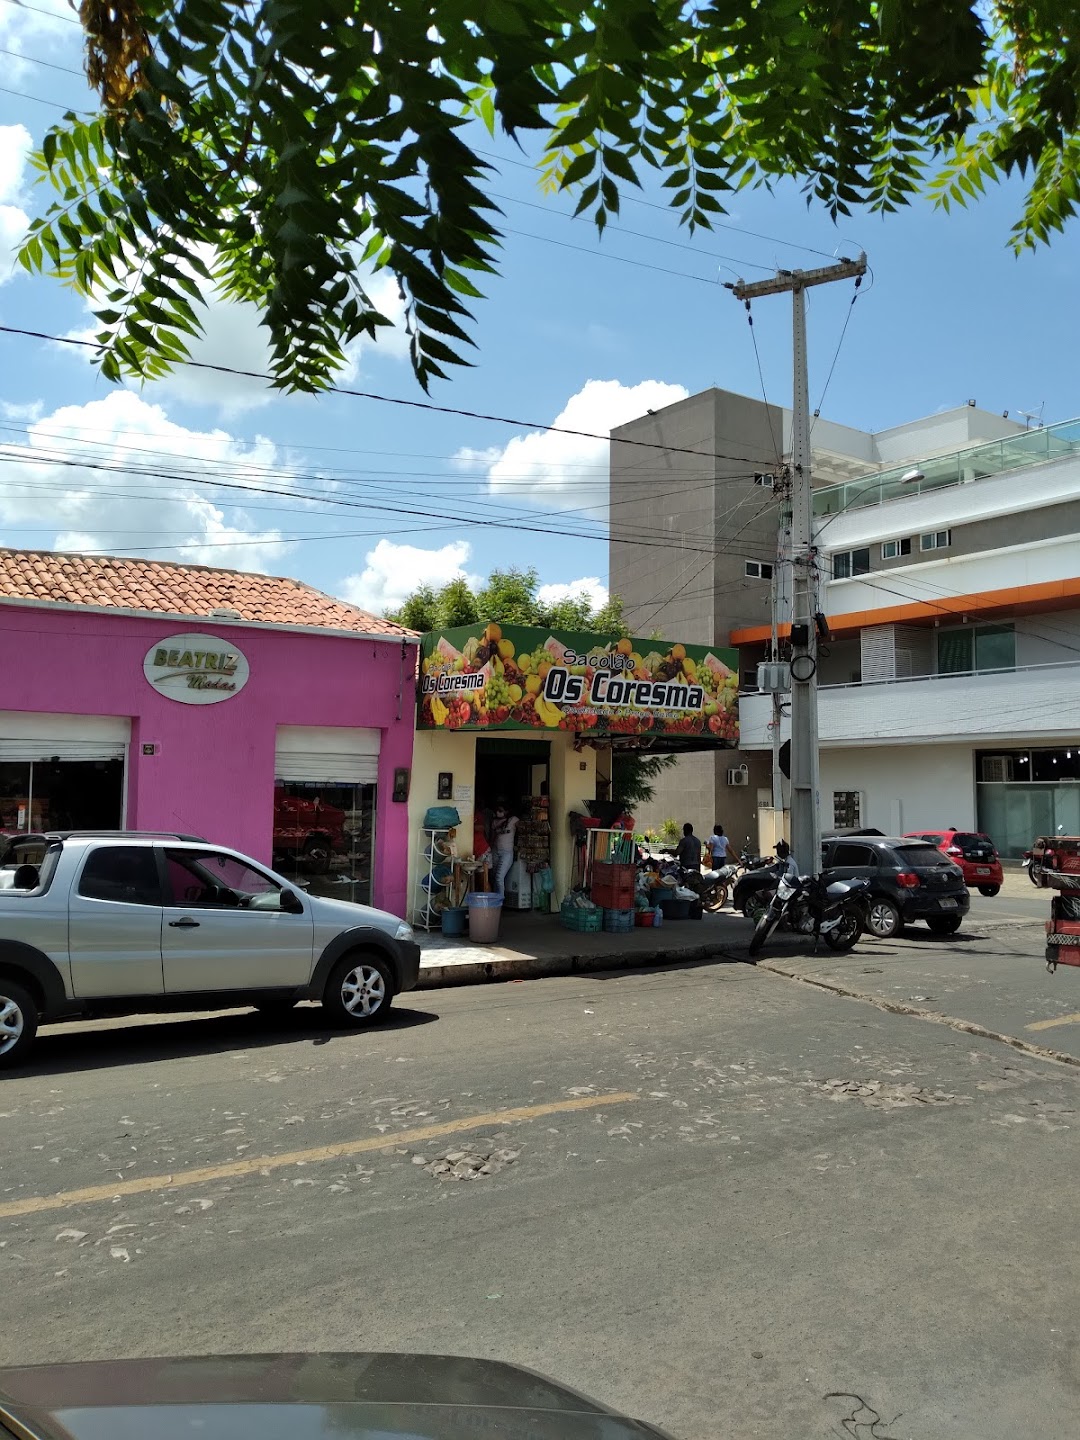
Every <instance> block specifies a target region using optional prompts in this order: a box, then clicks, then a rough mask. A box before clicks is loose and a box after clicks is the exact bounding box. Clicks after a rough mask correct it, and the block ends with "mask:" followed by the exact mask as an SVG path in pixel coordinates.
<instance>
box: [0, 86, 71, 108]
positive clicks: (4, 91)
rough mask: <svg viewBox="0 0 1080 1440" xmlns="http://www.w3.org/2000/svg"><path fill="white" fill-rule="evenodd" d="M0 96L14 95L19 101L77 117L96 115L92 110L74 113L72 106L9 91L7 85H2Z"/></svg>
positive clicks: (21, 91) (16, 91)
mask: <svg viewBox="0 0 1080 1440" xmlns="http://www.w3.org/2000/svg"><path fill="white" fill-rule="evenodd" d="M0 95H14V96H15V98H16V99H17V100H33V101H34V102H35V104H38V105H51V106H52V108H53V109H54V110H63V111H65V112H66V113H74V114H76V115H92V114H93V113H94V112H93V111H92V110H75V111H72V107H71V106H70V105H61V104H60V102H59V100H46V99H45V98H44V97H43V96H41V95H27V94H26V92H25V91H24V90H9V89H8V87H7V86H6V85H0Z"/></svg>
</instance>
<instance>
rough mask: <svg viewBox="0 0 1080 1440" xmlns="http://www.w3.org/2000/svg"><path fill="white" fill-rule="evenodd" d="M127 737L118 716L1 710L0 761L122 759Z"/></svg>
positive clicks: (124, 722) (127, 729) (127, 727)
mask: <svg viewBox="0 0 1080 1440" xmlns="http://www.w3.org/2000/svg"><path fill="white" fill-rule="evenodd" d="M130 737H131V723H130V721H128V720H127V719H124V718H123V717H120V716H115V715H36V714H31V713H30V712H28V711H21V710H6V711H0V760H16V761H23V762H25V761H27V760H36V761H48V760H123V759H124V756H125V755H126V753H127V745H128V740H129V739H130Z"/></svg>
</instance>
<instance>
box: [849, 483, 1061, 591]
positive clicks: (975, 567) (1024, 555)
mask: <svg viewBox="0 0 1080 1440" xmlns="http://www.w3.org/2000/svg"><path fill="white" fill-rule="evenodd" d="M882 508H884V507H882ZM928 528H931V529H932V528H933V527H932V526H930V527H927V526H925V525H924V526H923V529H924V531H925V530H926V529H928ZM917 544H918V542H917V541H916V545H917ZM916 553H920V554H921V555H922V556H923V558H922V559H921V560H919V561H917V562H915V563H913V564H911V565H901V566H897V568H896V569H895V570H879V571H876V572H875V573H873V574H870V575H859V576H856V577H854V578H853V579H851V580H829V581H828V582H827V583H826V586H825V610H826V612H827V614H829V615H836V616H839V615H850V614H852V613H854V612H856V611H860V610H882V609H890V608H891V607H892V606H894V605H905V604H911V603H912V602H914V601H921V602H923V603H924V604H925V603H926V602H928V601H929V602H931V603H933V602H934V601H939V600H942V599H946V598H948V597H949V596H953V595H981V594H983V592H985V591H987V590H1002V589H1008V588H1010V587H1014V586H1019V585H1043V584H1046V583H1047V582H1048V581H1051V580H1072V579H1075V577H1076V570H1077V558H1078V556H1080V536H1078V535H1061V536H1057V537H1055V538H1054V539H1053V540H1036V541H1033V542H1032V543H1031V544H1029V545H1010V546H1007V547H1004V548H1002V549H1000V550H980V551H978V552H977V553H976V554H974V555H958V556H956V557H955V559H950V558H949V551H948V550H929V551H922V552H916ZM931 557H934V558H931Z"/></svg>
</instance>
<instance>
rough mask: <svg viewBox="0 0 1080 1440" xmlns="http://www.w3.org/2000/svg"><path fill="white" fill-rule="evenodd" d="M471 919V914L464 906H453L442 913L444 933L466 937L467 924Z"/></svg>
mask: <svg viewBox="0 0 1080 1440" xmlns="http://www.w3.org/2000/svg"><path fill="white" fill-rule="evenodd" d="M468 918H469V912H468V910H466V909H465V906H464V905H451V906H448V907H447V908H446V909H445V910H444V911H443V912H442V933H443V934H444V935H464V934H465V922H466V921H467V920H468Z"/></svg>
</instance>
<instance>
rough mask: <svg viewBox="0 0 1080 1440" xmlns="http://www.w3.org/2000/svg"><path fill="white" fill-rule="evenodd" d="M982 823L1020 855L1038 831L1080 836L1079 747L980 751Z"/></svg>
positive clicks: (1004, 848)
mask: <svg viewBox="0 0 1080 1440" xmlns="http://www.w3.org/2000/svg"><path fill="white" fill-rule="evenodd" d="M975 765H976V769H975V774H976V777H977V779H978V782H979V783H978V825H979V829H980V830H983V831H985V832H986V834H988V835H989V836H991V838H992V839H993V841H994V843H995V844H996V845H997V847H998V849H999V850H1000V852H1001V854H1002V855H1007V856H1011V857H1012V858H1014V859H1015V858H1016V857H1017V856H1020V855H1022V854H1023V853H1024V851H1025V850H1029V849H1030V848H1031V843H1032V841H1033V840H1034V839H1036V837H1037V836H1039V835H1053V834H1055V833H1057V832H1058V831H1059V830H1060V832H1061V833H1062V834H1065V835H1080V746H1071V745H1070V746H1064V747H1062V748H1060V749H1049V748H1048V749H1045V750H1011V751H1010V750H996V751H988V750H981V751H977V752H976V755H975Z"/></svg>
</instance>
